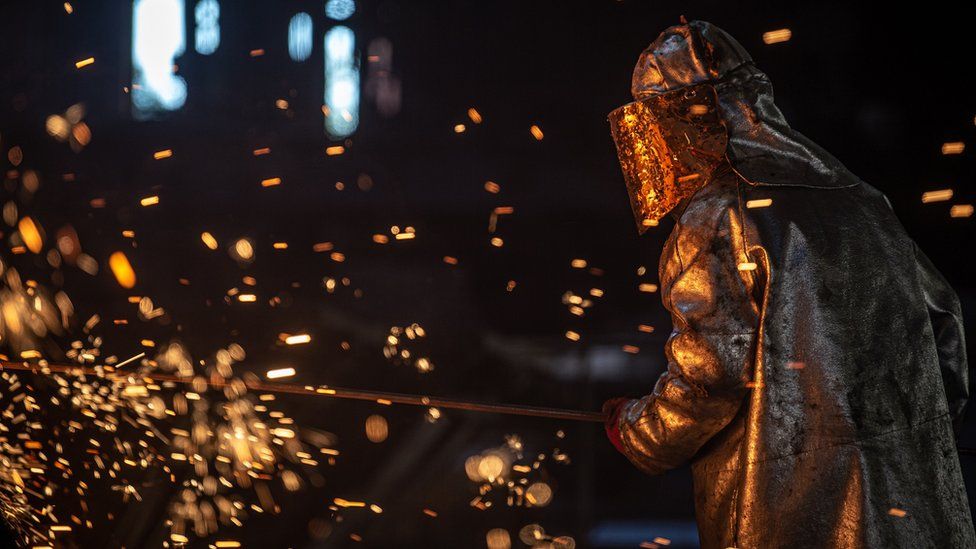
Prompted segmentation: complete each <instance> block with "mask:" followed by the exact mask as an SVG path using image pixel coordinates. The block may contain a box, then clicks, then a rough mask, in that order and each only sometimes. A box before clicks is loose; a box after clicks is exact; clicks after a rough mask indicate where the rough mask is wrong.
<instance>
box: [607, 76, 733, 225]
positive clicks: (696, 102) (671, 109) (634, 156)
mask: <svg viewBox="0 0 976 549" xmlns="http://www.w3.org/2000/svg"><path fill="white" fill-rule="evenodd" d="M609 118H610V130H611V132H612V133H613V140H614V142H615V143H616V144H617V157H618V159H619V160H620V167H621V168H622V169H623V173H624V181H625V183H626V184H627V192H628V194H629V195H630V205H631V207H632V208H633V210H634V217H635V218H636V220H637V227H638V231H639V232H640V233H641V234H643V233H644V231H646V230H647V228H648V227H650V226H653V225H657V222H658V221H659V220H660V219H661V218H662V217H664V216H665V215H666V214H667V213H668V212H669V211H671V210H672V209H673V208H674V207H675V206H677V205H678V203H679V202H681V200H682V199H684V198H686V197H689V196H691V195H693V194H694V193H695V192H697V191H698V189H700V188H702V187H703V186H704V185H705V183H707V182H708V180H709V179H710V178H711V176H712V173H713V172H714V171H715V169H716V168H717V167H718V166H719V165H720V164H721V163H722V161H723V160H724V158H725V147H726V145H727V144H728V137H727V132H726V129H725V126H724V125H723V123H722V120H721V117H720V116H719V114H718V110H717V100H716V97H715V89H714V88H713V87H712V86H711V85H709V84H700V85H697V86H690V87H687V88H682V89H680V90H675V91H672V92H668V93H665V94H660V95H654V96H651V97H648V98H646V99H642V100H640V101H635V102H633V103H629V104H627V105H624V106H623V107H620V108H619V109H616V110H614V111H613V112H611V113H610V117H609Z"/></svg>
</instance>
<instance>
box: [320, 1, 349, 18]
mask: <svg viewBox="0 0 976 549" xmlns="http://www.w3.org/2000/svg"><path fill="white" fill-rule="evenodd" d="M354 13H356V2H354V1H353V0H328V1H327V2H326V3H325V16H326V17H329V18H331V19H335V20H336V21H344V20H346V19H349V18H350V17H352V14H354Z"/></svg>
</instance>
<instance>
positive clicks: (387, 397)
mask: <svg viewBox="0 0 976 549" xmlns="http://www.w3.org/2000/svg"><path fill="white" fill-rule="evenodd" d="M2 370H16V371H21V372H34V373H44V372H45V371H48V372H57V373H62V374H69V375H105V374H108V375H111V376H113V377H115V378H116V379H118V378H125V377H130V376H131V377H138V378H142V379H149V380H152V381H158V382H170V383H181V384H184V385H186V384H190V383H193V378H186V377H180V376H175V375H172V374H163V373H150V374H147V373H137V372H127V373H121V372H102V373H101V374H99V372H97V371H96V370H95V369H94V368H92V367H90V366H81V365H72V364H47V365H45V366H40V365H37V364H28V363H26V362H10V361H6V360H2V361H0V371H2ZM244 384H245V385H246V386H247V388H248V389H250V390H252V391H267V392H269V393H287V394H293V395H310V396H319V397H333V398H342V399H349V400H370V401H373V402H382V403H389V404H408V405H411V406H434V407H437V408H446V409H451V410H466V411H469V412H487V413H494V414H509V415H516V416H532V417H545V418H550V419H565V420H570V421H592V422H597V423H602V422H603V421H604V419H605V416H604V414H603V413H602V412H588V411H582V410H566V409H562V408H545V407H541V406H518V405H512V404H494V403H489V402H472V401H467V400H455V399H448V398H438V397H428V396H421V395H410V394H404V393H390V392H386V391H368V390H362V389H349V388H344V387H328V386H322V387H313V386H311V385H299V384H297V383H282V382H269V381H245V382H244ZM228 385H230V384H229V383H227V382H223V381H212V380H207V386H209V387H212V388H216V389H222V388H224V387H227V386H228Z"/></svg>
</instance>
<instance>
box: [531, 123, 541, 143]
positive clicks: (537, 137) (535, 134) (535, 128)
mask: <svg viewBox="0 0 976 549" xmlns="http://www.w3.org/2000/svg"><path fill="white" fill-rule="evenodd" d="M529 133H531V134H532V137H534V138H535V140H536V141H542V138H543V137H544V135H543V133H542V128H540V127H539V126H536V125H535V124H533V125H532V127H530V128H529Z"/></svg>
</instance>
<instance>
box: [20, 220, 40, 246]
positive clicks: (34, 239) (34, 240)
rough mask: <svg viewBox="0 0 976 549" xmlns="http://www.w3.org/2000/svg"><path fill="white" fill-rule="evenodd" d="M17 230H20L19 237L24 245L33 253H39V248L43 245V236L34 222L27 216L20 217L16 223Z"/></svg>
mask: <svg viewBox="0 0 976 549" xmlns="http://www.w3.org/2000/svg"><path fill="white" fill-rule="evenodd" d="M17 230H18V231H20V237H21V238H22V239H23V240H24V245H25V246H27V249H28V250H30V251H32V252H34V253H35V254H39V253H41V249H42V248H43V246H44V237H43V236H42V235H41V230H40V229H39V228H38V227H37V224H36V223H34V220H33V219H31V218H29V217H24V218H21V220H20V221H19V222H18V223H17Z"/></svg>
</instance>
